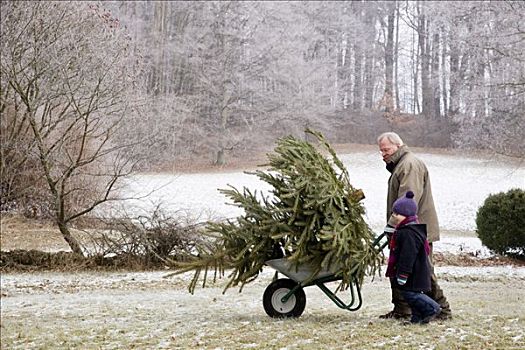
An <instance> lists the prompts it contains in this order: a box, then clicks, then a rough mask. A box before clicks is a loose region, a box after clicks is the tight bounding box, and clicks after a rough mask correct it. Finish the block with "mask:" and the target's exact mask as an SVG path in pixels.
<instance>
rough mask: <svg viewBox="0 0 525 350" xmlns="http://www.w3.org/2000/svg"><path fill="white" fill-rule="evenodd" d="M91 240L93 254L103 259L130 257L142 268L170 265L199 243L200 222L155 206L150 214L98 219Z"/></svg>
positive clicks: (200, 240) (200, 239) (201, 239)
mask: <svg viewBox="0 0 525 350" xmlns="http://www.w3.org/2000/svg"><path fill="white" fill-rule="evenodd" d="M98 220H99V222H100V224H99V228H98V229H97V234H96V235H91V236H92V237H96V238H95V239H94V241H93V252H92V254H94V255H100V256H104V257H105V258H106V259H122V257H125V256H127V257H130V258H131V259H132V260H133V261H138V260H139V261H141V263H142V265H143V267H151V266H158V265H159V264H165V265H170V264H171V263H172V262H174V261H177V260H179V259H181V258H182V256H184V255H187V254H188V253H191V252H193V250H194V247H195V245H197V244H199V245H202V244H203V243H204V241H203V240H204V237H203V236H201V235H200V234H199V228H200V226H201V224H199V223H195V222H191V220H190V219H185V218H182V216H175V215H173V214H170V213H168V212H166V211H165V210H163V209H162V208H161V206H160V205H158V206H157V207H156V208H155V209H154V210H153V211H152V212H151V213H148V214H143V215H135V216H133V215H130V214H124V215H119V217H110V218H100V219H98Z"/></svg>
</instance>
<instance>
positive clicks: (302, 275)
mask: <svg viewBox="0 0 525 350" xmlns="http://www.w3.org/2000/svg"><path fill="white" fill-rule="evenodd" d="M266 265H268V266H270V267H272V268H273V269H275V270H277V271H278V272H280V273H281V274H283V275H285V276H286V277H288V278H290V279H292V280H294V281H295V282H297V283H299V284H303V285H304V284H305V281H310V282H312V281H315V280H318V279H325V278H327V277H334V278H337V277H336V275H337V273H338V271H339V269H340V267H339V266H338V265H335V264H334V265H332V266H330V267H329V268H325V269H322V270H321V271H319V273H317V274H316V275H314V276H312V274H313V273H314V271H315V268H314V266H313V265H312V264H300V265H297V264H296V263H294V262H292V261H290V260H288V259H286V258H281V259H272V260H268V261H266Z"/></svg>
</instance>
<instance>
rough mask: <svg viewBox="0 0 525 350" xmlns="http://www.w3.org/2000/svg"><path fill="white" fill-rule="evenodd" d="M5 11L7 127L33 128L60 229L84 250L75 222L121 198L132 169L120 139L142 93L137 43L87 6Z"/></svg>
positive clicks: (32, 146) (26, 6) (12, 5)
mask: <svg viewBox="0 0 525 350" xmlns="http://www.w3.org/2000/svg"><path fill="white" fill-rule="evenodd" d="M1 14H2V33H1V34H2V46H1V53H2V63H1V89H2V93H1V97H2V100H1V107H2V110H3V111H5V110H7V108H9V113H5V114H4V113H2V122H4V121H5V120H7V117H8V116H9V118H10V119H11V120H14V121H15V123H16V124H17V125H20V126H21V127H22V128H23V129H24V130H29V131H27V132H26V134H25V135H26V137H27V138H28V141H29V142H28V145H29V147H28V152H29V154H34V155H35V156H36V157H37V159H38V161H39V171H40V172H41V174H42V177H43V178H44V179H45V182H46V185H47V188H48V191H49V195H50V198H51V201H52V202H51V207H52V210H53V216H54V219H55V221H56V224H57V225H58V228H59V229H60V232H61V233H62V236H63V237H64V239H65V240H66V241H67V243H68V244H69V246H70V247H71V249H72V251H73V252H75V253H78V254H82V248H81V246H80V244H79V242H78V241H77V239H76V238H75V237H74V236H73V235H72V234H71V231H70V226H71V223H72V222H73V220H75V219H76V218H78V217H80V216H83V215H85V214H88V213H91V212H92V211H93V210H94V209H95V208H96V207H97V206H99V205H100V204H102V203H104V202H106V201H109V200H112V199H115V198H116V197H115V190H116V188H117V183H118V181H119V180H120V179H121V178H122V177H124V176H126V175H128V174H129V173H130V171H132V170H133V162H132V159H131V158H130V157H129V153H128V150H127V147H128V146H129V145H122V144H117V143H116V142H115V139H116V136H117V135H118V134H119V133H120V132H121V130H120V129H119V128H120V126H121V122H122V120H123V119H124V118H126V117H127V116H128V115H130V114H131V113H133V109H132V106H131V105H130V101H135V98H133V95H131V93H132V92H133V91H135V89H138V86H136V85H134V84H135V83H136V81H135V71H136V69H135V68H136V67H135V64H134V62H133V61H132V60H133V57H132V56H131V55H129V52H130V47H131V46H130V40H129V38H128V37H127V36H126V35H125V32H124V31H123V30H122V28H120V25H119V21H118V20H117V19H116V18H114V17H113V16H112V15H111V14H110V13H109V12H107V11H105V10H103V9H101V8H99V7H98V6H97V5H92V4H88V3H82V4H80V5H79V4H78V3H69V2H15V1H12V2H4V1H3V2H2V5H1ZM29 135H30V136H29Z"/></svg>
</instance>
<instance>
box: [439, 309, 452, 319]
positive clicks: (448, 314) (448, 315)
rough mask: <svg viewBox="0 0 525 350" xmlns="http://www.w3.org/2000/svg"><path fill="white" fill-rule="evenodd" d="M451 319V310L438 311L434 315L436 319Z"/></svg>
mask: <svg viewBox="0 0 525 350" xmlns="http://www.w3.org/2000/svg"><path fill="white" fill-rule="evenodd" d="M451 319H452V313H451V312H443V311H442V312H440V313H439V315H437V316H436V320H439V321H446V320H451Z"/></svg>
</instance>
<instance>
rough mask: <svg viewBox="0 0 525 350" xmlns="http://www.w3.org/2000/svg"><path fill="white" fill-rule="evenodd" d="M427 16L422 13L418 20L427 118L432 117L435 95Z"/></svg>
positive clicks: (424, 104)
mask: <svg viewBox="0 0 525 350" xmlns="http://www.w3.org/2000/svg"><path fill="white" fill-rule="evenodd" d="M427 25H428V23H427V20H426V18H425V15H424V14H422V13H420V14H419V20H418V43H419V55H420V57H421V94H422V100H423V106H422V107H423V109H422V113H423V115H424V116H425V117H427V118H430V117H431V116H432V112H433V110H432V102H433V99H434V94H433V91H432V88H431V85H430V56H429V52H428V51H429V41H430V40H429V39H428V28H427Z"/></svg>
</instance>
